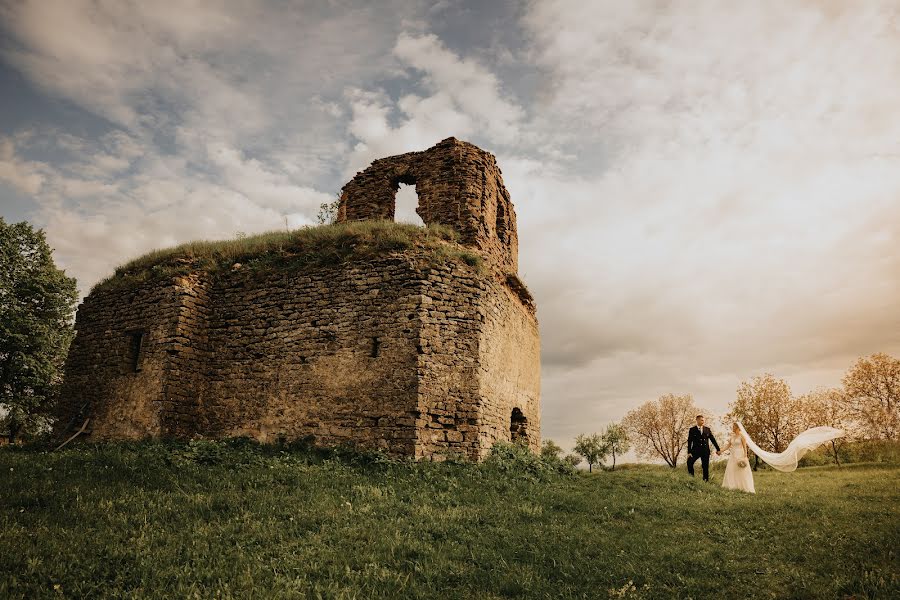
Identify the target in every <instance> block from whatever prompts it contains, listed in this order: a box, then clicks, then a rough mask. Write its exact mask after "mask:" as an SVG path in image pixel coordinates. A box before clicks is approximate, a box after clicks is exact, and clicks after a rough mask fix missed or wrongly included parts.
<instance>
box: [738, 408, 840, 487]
mask: <svg viewBox="0 0 900 600" xmlns="http://www.w3.org/2000/svg"><path fill="white" fill-rule="evenodd" d="M843 435H844V431H843V430H842V429H835V428H834V427H813V428H812V429H807V430H806V431H804V432H803V433H801V434H800V435H798V436H797V437H795V438H794V440H793V441H792V442H791V443H790V444H788V447H787V449H785V451H784V452H766V451H765V450H763V449H762V448H760V447H759V446H757V445H756V444H755V443H754V442H753V440H752V439H750V436H749V435H747V430H746V429H744V426H743V425H742V424H741V423H739V422H735V423H733V424H732V426H731V438H730V439H729V440H728V443H727V444H726V445H725V447H724V448H722V451H723V452H724V451H725V450H728V449H731V456H730V457H729V458H728V464H727V465H726V466H725V477H724V478H722V487H725V488H728V489H732V490H741V491H744V492H750V493H751V494H755V493H756V489H755V488H754V486H753V471H751V470H750V460H749V458H748V453H747V449H748V448H749V449H750V450H753V453H754V454H756V456H758V457H759V458H761V459H762V460H763V461H765V462H766V463H768V464H769V465H770V466H771V467H773V468H775V469H778V470H779V471H785V472H790V471H793V470H795V469H796V468H797V463H798V462H800V459H801V458H802V457H803V455H804V454H806V453H807V452H809V451H810V450H812V449H814V448H816V447H818V446H820V445H822V444H824V443H825V442H829V441H831V440H833V439H835V438H839V437H841V436H843Z"/></svg>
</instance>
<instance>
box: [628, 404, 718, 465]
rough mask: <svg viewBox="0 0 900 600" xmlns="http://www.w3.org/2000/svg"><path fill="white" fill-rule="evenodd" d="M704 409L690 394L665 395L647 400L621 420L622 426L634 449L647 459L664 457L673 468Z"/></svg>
mask: <svg viewBox="0 0 900 600" xmlns="http://www.w3.org/2000/svg"><path fill="white" fill-rule="evenodd" d="M702 412H703V411H702V410H700V409H698V408H697V407H696V406H695V405H694V399H693V397H691V395H690V394H685V395H683V396H676V395H675V394H665V395H663V396H660V397H659V399H658V400H650V401H649V402H645V403H644V404H642V405H641V406H639V407H638V408H636V409H634V410H632V411H631V412H629V413H628V414H626V415H625V418H623V419H622V427H623V428H624V429H625V430H626V431H627V432H628V434H629V438H630V440H631V441H632V442H633V443H634V449H635V452H636V453H637V454H638V456H643V457H645V458H661V459H663V460H664V461H666V464H667V465H669V466H670V467H672V468H673V469H674V468H675V467H676V466H677V465H678V457H679V456H681V451H682V450H684V447H685V446H687V436H688V430H689V429H690V428H691V426H693V424H694V418H695V417H696V416H697V414H699V413H702Z"/></svg>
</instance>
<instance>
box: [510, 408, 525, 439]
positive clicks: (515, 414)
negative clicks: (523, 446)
mask: <svg viewBox="0 0 900 600" xmlns="http://www.w3.org/2000/svg"><path fill="white" fill-rule="evenodd" d="M509 439H510V441H512V442H520V443H528V419H526V418H525V415H523V414H522V411H521V410H520V409H519V408H514V409H513V410H512V417H511V418H510V424H509Z"/></svg>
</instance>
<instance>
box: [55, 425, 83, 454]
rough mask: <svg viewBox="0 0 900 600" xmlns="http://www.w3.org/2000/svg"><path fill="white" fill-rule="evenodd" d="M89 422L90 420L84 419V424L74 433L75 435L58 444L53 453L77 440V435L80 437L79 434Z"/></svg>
mask: <svg viewBox="0 0 900 600" xmlns="http://www.w3.org/2000/svg"><path fill="white" fill-rule="evenodd" d="M90 422H91V420H90V419H85V421H84V424H83V425H82V426H81V429H79V430H78V431H76V432H75V435H73V436H72V437H70V438H69V439H67V440H66V441H64V442H63V443H62V444H60V445H59V446H57V447H56V449H54V450H53V451H54V452H56V451H57V450H61V449H62V447H63V446H65V445H66V444H68V443H69V442H71V441H72V440H74V439H75V438H77V437H78V436H79V435H81V432H83V431H84V430H85V428H86V427H87V426H88V423H90Z"/></svg>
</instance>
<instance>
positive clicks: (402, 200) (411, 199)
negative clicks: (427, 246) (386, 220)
mask: <svg viewBox="0 0 900 600" xmlns="http://www.w3.org/2000/svg"><path fill="white" fill-rule="evenodd" d="M418 206H419V196H418V195H417V194H416V186H415V185H407V184H404V183H401V184H400V189H399V190H398V191H397V196H396V200H395V204H394V221H395V222H397V223H410V224H412V225H418V226H419V227H424V226H425V222H424V221H423V220H422V217H420V216H419V214H418V213H417V212H416V208H417V207H418Z"/></svg>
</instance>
